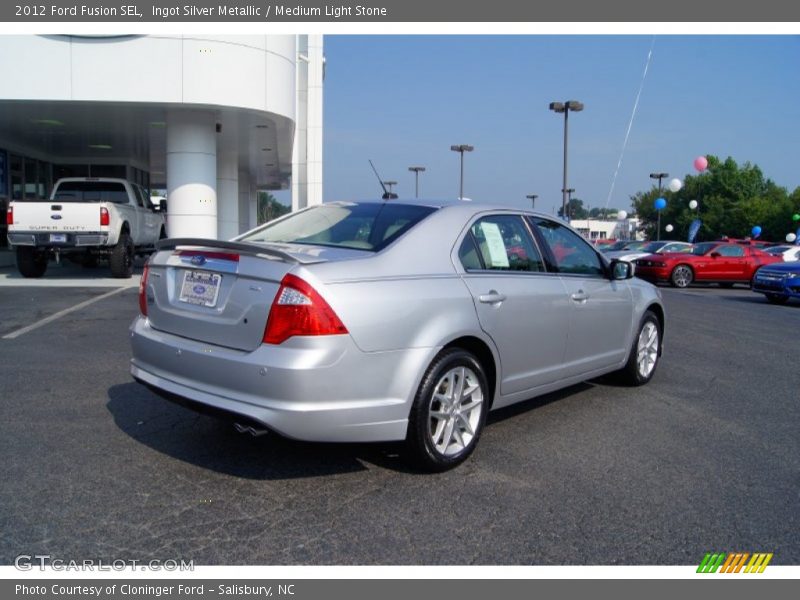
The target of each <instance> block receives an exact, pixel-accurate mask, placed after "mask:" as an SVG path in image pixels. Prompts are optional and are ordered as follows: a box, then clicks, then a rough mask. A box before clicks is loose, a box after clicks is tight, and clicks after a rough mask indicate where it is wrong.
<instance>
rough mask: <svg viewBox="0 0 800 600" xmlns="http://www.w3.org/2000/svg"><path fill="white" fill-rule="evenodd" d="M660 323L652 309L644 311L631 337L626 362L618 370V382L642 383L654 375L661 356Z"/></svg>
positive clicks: (634, 384)
mask: <svg viewBox="0 0 800 600" xmlns="http://www.w3.org/2000/svg"><path fill="white" fill-rule="evenodd" d="M661 335H662V331H661V323H660V322H659V320H658V317H657V316H656V315H655V313H654V312H653V311H650V310H648V311H647V312H646V313H644V316H643V317H642V321H641V323H640V324H639V329H638V331H637V333H636V337H634V338H633V343H632V344H631V349H630V353H629V354H628V362H627V363H625V366H624V367H623V368H622V369H621V370H620V371H619V372H618V375H619V380H620V383H623V384H625V385H630V386H639V385H644V384H645V383H647V382H648V381H650V380H651V379H652V378H653V375H655V372H656V367H658V361H659V358H660V357H661Z"/></svg>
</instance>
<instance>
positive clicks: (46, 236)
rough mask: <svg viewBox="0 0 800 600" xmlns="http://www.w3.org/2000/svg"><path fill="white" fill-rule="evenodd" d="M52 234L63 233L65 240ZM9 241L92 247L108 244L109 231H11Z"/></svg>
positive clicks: (47, 245)
mask: <svg viewBox="0 0 800 600" xmlns="http://www.w3.org/2000/svg"><path fill="white" fill-rule="evenodd" d="M51 235H63V236H64V241H59V242H54V241H52V239H51V237H50V236H51ZM8 243H9V245H11V246H33V247H36V248H43V249H44V248H52V249H55V248H59V249H60V248H65V249H66V248H91V247H97V246H107V245H108V232H107V231H80V232H71V233H65V232H50V231H48V232H45V233H42V232H38V231H10V232H8Z"/></svg>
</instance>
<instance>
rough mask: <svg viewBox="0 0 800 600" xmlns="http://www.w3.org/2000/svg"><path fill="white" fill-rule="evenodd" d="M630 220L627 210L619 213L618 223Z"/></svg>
mask: <svg viewBox="0 0 800 600" xmlns="http://www.w3.org/2000/svg"><path fill="white" fill-rule="evenodd" d="M627 218H628V212H627V211H625V210H621V211H619V212H617V221H624V220H625V219H627Z"/></svg>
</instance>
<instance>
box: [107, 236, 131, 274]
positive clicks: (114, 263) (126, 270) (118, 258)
mask: <svg viewBox="0 0 800 600" xmlns="http://www.w3.org/2000/svg"><path fill="white" fill-rule="evenodd" d="M108 263H109V266H110V267H111V276H112V277H116V278H118V279H129V278H130V277H131V275H133V241H132V240H131V236H129V235H128V234H127V233H124V232H123V233H121V234H120V235H119V241H118V242H117V245H116V246H114V248H112V250H111V254H110V255H109V256H108Z"/></svg>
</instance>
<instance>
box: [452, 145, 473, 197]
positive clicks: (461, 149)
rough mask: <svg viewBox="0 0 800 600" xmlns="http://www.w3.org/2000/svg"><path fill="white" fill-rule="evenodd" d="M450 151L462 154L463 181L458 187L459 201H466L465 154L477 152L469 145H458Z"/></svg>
mask: <svg viewBox="0 0 800 600" xmlns="http://www.w3.org/2000/svg"><path fill="white" fill-rule="evenodd" d="M450 150H452V151H453V152H458V153H459V154H461V179H460V180H459V182H460V183H459V185H458V199H459V200H463V199H464V152H472V151H473V150H475V146H470V145H469V144H458V145H456V146H450Z"/></svg>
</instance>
